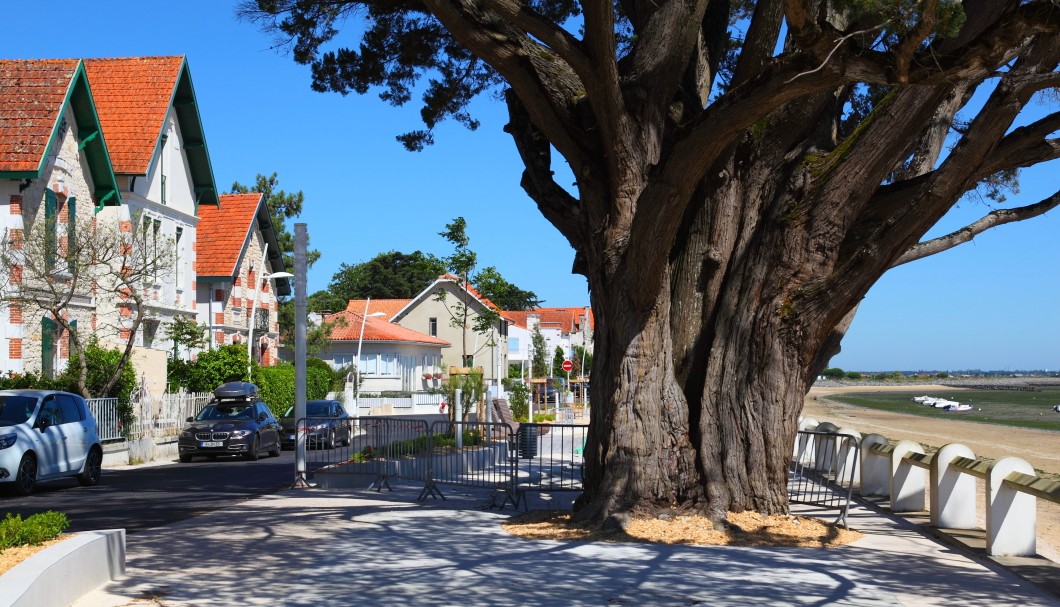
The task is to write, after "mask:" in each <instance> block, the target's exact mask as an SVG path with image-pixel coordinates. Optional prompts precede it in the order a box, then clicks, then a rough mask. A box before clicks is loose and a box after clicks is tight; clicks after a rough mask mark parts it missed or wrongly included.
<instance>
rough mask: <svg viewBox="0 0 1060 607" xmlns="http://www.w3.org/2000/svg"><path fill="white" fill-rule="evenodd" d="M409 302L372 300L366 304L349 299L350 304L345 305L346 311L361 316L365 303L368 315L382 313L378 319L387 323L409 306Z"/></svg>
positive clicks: (409, 300)
mask: <svg viewBox="0 0 1060 607" xmlns="http://www.w3.org/2000/svg"><path fill="white" fill-rule="evenodd" d="M411 301H412V300H411V299H373V300H371V301H367V302H366V301H365V300H363V299H351V300H350V303H348V304H346V311H347V312H357V313H360V314H363V313H364V306H365V304H366V303H367V304H368V313H369V314H375V313H376V312H382V313H383V316H381V317H380V318H382V319H384V320H388V321H389V320H390V319H392V318H394V315H395V314H397V313H398V312H400V311H401V309H402V308H404V307H405V306H407V305H409V302H411Z"/></svg>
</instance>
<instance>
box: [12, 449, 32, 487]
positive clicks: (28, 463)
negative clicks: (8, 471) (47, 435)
mask: <svg viewBox="0 0 1060 607" xmlns="http://www.w3.org/2000/svg"><path fill="white" fill-rule="evenodd" d="M36 486H37V458H36V457H34V456H33V454H32V453H27V454H25V455H23V456H22V461H20V462H19V463H18V471H17V472H16V473H15V492H16V493H17V494H19V495H29V494H31V493H33V489H34V488H35V487H36Z"/></svg>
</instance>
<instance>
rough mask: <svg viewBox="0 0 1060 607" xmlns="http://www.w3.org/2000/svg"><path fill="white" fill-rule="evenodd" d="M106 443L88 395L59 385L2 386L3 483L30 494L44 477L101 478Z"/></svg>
mask: <svg viewBox="0 0 1060 607" xmlns="http://www.w3.org/2000/svg"><path fill="white" fill-rule="evenodd" d="M102 471H103V447H102V445H100V442H99V433H98V432H97V430H96V419H95V418H94V417H92V412H91V411H89V409H88V405H87V404H86V403H85V399H83V398H81V397H80V396H78V395H77V394H71V393H69V392H58V391H55V390H0V487H10V488H12V489H14V490H15V492H16V493H18V494H19V495H29V494H30V493H33V489H34V488H35V487H36V486H37V483H38V482H39V481H45V480H50V479H54V478H63V477H69V476H74V477H77V480H78V482H80V483H81V484H82V485H84V486H91V485H95V484H96V483H98V482H99V477H100V474H101V473H102Z"/></svg>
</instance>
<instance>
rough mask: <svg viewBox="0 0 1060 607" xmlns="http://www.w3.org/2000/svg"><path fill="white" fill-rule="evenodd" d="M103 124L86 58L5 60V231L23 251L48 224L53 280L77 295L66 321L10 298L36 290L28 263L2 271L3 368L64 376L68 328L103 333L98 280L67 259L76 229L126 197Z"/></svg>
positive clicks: (0, 122)
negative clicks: (77, 272)
mask: <svg viewBox="0 0 1060 607" xmlns="http://www.w3.org/2000/svg"><path fill="white" fill-rule="evenodd" d="M100 122H101V120H100V117H99V115H98V113H97V107H96V105H95V103H94V100H93V97H92V95H91V92H90V88H89V83H88V78H87V75H86V71H85V65H84V63H83V62H82V61H80V60H77V59H70V60H0V231H2V232H3V237H4V238H7V239H10V240H9V242H11V243H12V246H13V248H15V249H16V250H17V249H19V248H20V245H19V244H16V243H20V242H23V240H22V239H23V235H24V234H26V233H28V231H30V230H34V229H38V228H40V227H45V228H47V229H48V230H49V231H50V233H51V234H52V237H53V238H54V239H55V251H53V252H52V253H53V256H52V257H51V260H52V263H51V265H48V264H47V263H46V264H45V266H46V268H54V269H53V270H52V269H48V270H47V271H48V272H49V276H48V281H49V283H50V284H51V285H52V286H54V285H56V284H59V285H65V286H69V291H68V293H69V294H70V298H69V301H68V302H67V303H66V304H65V305H64V306H63V308H62V310H61V311H60V312H59V314H60V315H61V319H62V321H64V322H59V319H58V318H53V317H52V316H49V313H45V312H44V311H42V310H41V308H40V306H39V305H33V304H29V303H26V301H27V300H26V299H25V298H23V299H21V300H11V299H7V297H9V295H8V293H5V292H4V291H7V292H10V291H12V290H15V289H12V287H16V288H17V290H20V293H21V294H22V295H21V296H22V297H24V296H25V293H27V292H32V291H33V290H35V289H36V287H34V286H33V285H30V284H26V282H25V281H28V280H30V278H29V276H30V273H29V272H24V268H23V267H21V266H20V265H19V264H15V265H12V266H11V267H5V268H0V272H2V273H3V278H2V280H0V286H2V287H3V288H4V289H3V291H0V296H3V297H4V300H3V302H2V303H3V305H0V371H3V372H8V373H43V374H45V375H52V374H54V373H57V372H60V371H62V370H63V368H65V366H66V364H67V362H68V359H69V355H70V339H69V333H68V331H67V330H66V329H64V328H63V327H62V325H63V324H66V325H67V326H70V327H71V328H73V329H74V330H77V331H81V330H95V321H96V301H95V298H94V296H93V295H94V294H93V293H92V290H91V286H90V285H91V281H90V280H85V281H74V280H73V278H72V276H70V275H69V273H68V270H69V269H68V267H67V265H66V264H65V263H63V261H62V256H63V250H64V248H65V247H66V245H67V243H68V242H69V238H70V237H71V235H72V231H73V230H74V229H75V227H77V226H79V225H92V224H91V222H92V218H93V217H94V215H95V214H96V213H97V212H98V211H100V210H101V209H104V208H107V207H112V206H116V205H120V204H121V202H122V196H123V195H122V194H121V193H120V192H119V190H118V184H117V182H116V179H115V176H114V173H113V171H112V168H111V160H110V157H109V155H108V149H107V144H106V143H105V141H104V136H103V134H102V133H101V131H100ZM35 276H36V275H35ZM42 280H43V279H42ZM78 285H80V286H78ZM65 286H64V287H63V288H65ZM24 287H25V288H24ZM26 288H28V291H27V289H26ZM82 328H83V329H82Z"/></svg>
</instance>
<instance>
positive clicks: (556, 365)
mask: <svg viewBox="0 0 1060 607" xmlns="http://www.w3.org/2000/svg"><path fill="white" fill-rule="evenodd" d="M565 360H567V354H566V353H565V352H564V351H563V348H562V347H560V346H556V351H555V352H553V354H552V372H551V373H549V375H551V376H552V377H567V372H566V371H564V370H563V361H565Z"/></svg>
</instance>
